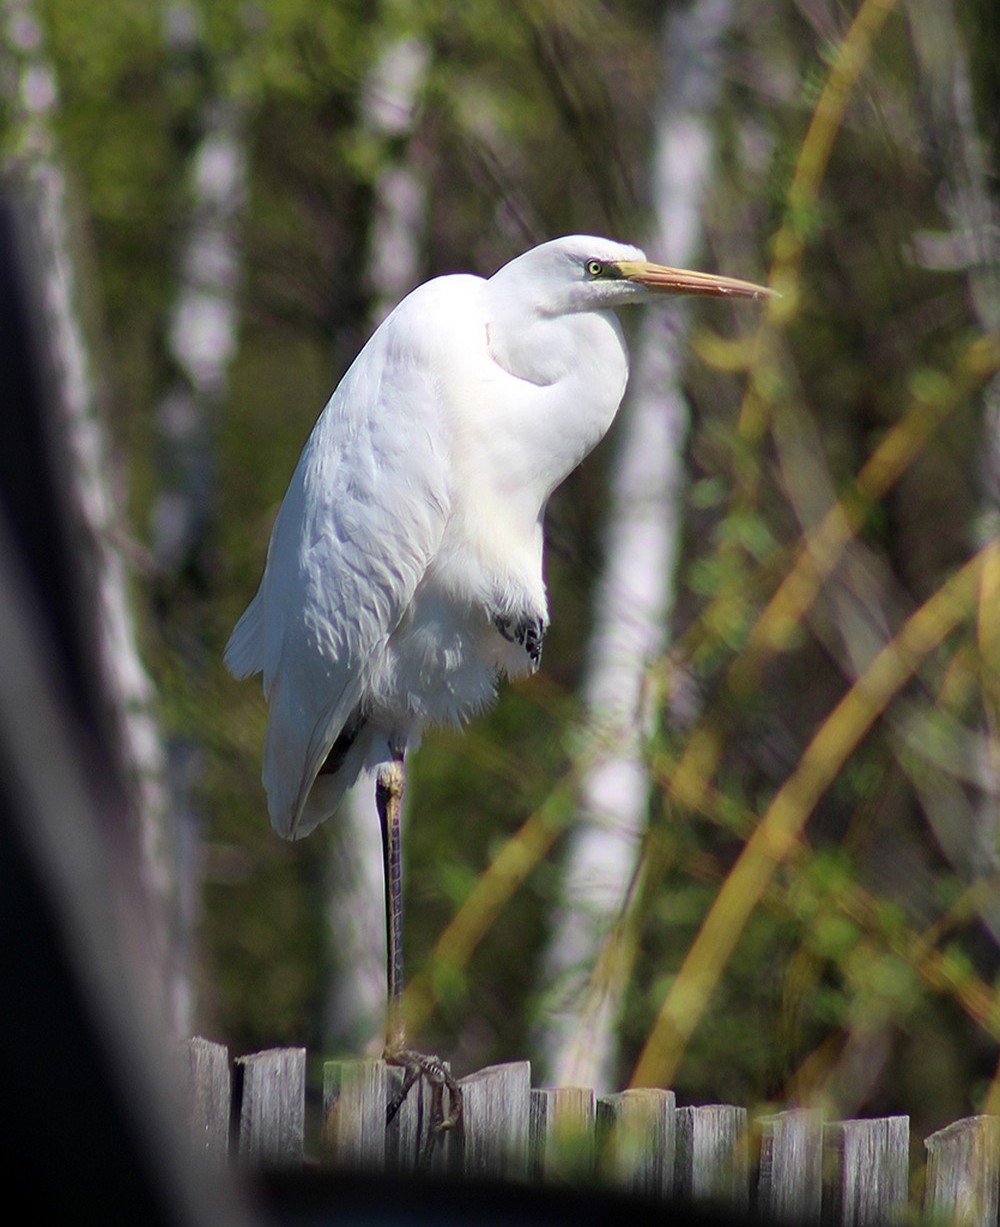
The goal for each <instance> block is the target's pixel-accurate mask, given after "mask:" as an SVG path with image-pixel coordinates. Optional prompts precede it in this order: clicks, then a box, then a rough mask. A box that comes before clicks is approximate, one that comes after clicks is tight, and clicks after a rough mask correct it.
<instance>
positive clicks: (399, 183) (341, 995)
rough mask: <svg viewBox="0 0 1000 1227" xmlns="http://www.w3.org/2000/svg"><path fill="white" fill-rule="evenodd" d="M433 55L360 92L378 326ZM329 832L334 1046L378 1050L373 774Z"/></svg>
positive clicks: (388, 60) (417, 221)
mask: <svg viewBox="0 0 1000 1227" xmlns="http://www.w3.org/2000/svg"><path fill="white" fill-rule="evenodd" d="M429 62H430V51H429V48H428V45H427V43H426V42H425V41H424V40H423V39H421V38H418V37H416V36H403V37H398V38H390V39H388V40H387V41H386V43H385V50H384V51H383V53H382V55H381V56H380V57H379V59H378V60H377V62H376V63H375V65H374V68H373V70H372V72H371V74H370V75H369V78H368V80H367V82H366V85H365V89H364V91H363V95H362V99H361V124H362V126H363V128H364V129H365V130H366V133H367V134H368V135H369V136H371V137H372V138H374V139H375V140H376V141H377V142H378V146H379V149H380V153H381V158H382V161H381V166H380V169H379V171H378V173H377V175H376V178H375V183H374V190H373V200H372V221H371V229H370V233H369V242H368V269H367V282H368V290H369V293H370V295H371V310H370V324H371V327H372V329H375V328H377V327H378V325H379V324H380V323H381V322H382V320H383V319H384V318H385V317H386V316H387V315H388V314H389V312H390V311H391V310H392V308H393V307H394V306H395V305H396V303H397V302H398V301H399V300H400V299H401V298H402V297H403V296H404V295H405V294H407V293H408V292H409V291H410V290H411V289H413V287H414V286H415V285H416V284H417V282H418V281H419V280H420V273H421V252H422V251H423V248H424V238H425V232H426V200H427V190H426V184H425V182H424V176H423V172H422V170H421V167H420V166H419V164H418V162H417V160H416V159H415V158H414V157H413V156H412V146H411V137H412V136H413V131H414V127H415V124H416V120H417V115H418V113H419V107H420V101H421V96H422V93H423V89H424V84H425V82H426V78H427V70H428V66H429ZM404 820H405V819H404ZM331 830H332V851H331V859H330V866H329V873H328V875H327V905H326V916H327V927H328V932H329V942H330V949H331V950H333V951H336V958H335V960H334V962H333V965H332V967H331V971H330V978H329V984H328V987H327V993H326V1011H325V1024H324V1038H325V1042H326V1046H327V1048H328V1050H330V1051H333V1052H336V1051H358V1050H359V1049H360V1050H364V1049H368V1050H371V1051H376V1052H377V1051H381V1048H382V1044H383V1042H384V1026H385V983H386V981H385V934H384V932H383V927H382V909H381V908H380V907H379V906H378V903H377V901H378V900H380V899H381V898H382V897H383V890H384V885H383V881H382V843H381V838H382V837H381V831H380V828H379V821H378V816H377V814H376V812H375V792H374V786H373V784H372V781H371V780H370V779H368V778H366V777H365V778H362V779H361V780H360V781H359V782H358V784H357V785H356V786H355V787H354V788H352V789H351V791H350V792H349V793H348V795H347V798H346V800H345V802H344V807H343V810H342V812H341V814H340V816H339V817H337V818H336V819H334V821H333V822H332V823H331Z"/></svg>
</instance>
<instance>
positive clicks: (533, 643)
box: [493, 614, 545, 667]
mask: <svg viewBox="0 0 1000 1227" xmlns="http://www.w3.org/2000/svg"><path fill="white" fill-rule="evenodd" d="M493 625H494V626H495V627H496V628H497V630H498V631H499V632H500V634H501V635H503V637H504V639H506V640H507V642H508V643H517V644H520V645H521V647H522V648H524V650H525V651H526V652H527V653H528V657H529V659H530V660H531V663H532V664H533V665H535V666H536V667H537V666H538V664H539V662H540V661H541V659H542V642H543V640H544V639H545V623H544V622H543V621H542V619H541V618H539V617H536V616H535V615H534V614H526V615H521V616H517V615H510V614H507V615H504V614H494V615H493Z"/></svg>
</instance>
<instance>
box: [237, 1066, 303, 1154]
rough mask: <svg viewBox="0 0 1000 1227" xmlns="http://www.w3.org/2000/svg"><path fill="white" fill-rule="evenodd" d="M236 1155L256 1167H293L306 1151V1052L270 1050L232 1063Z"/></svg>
mask: <svg viewBox="0 0 1000 1227" xmlns="http://www.w3.org/2000/svg"><path fill="white" fill-rule="evenodd" d="M236 1072H237V1084H238V1087H239V1104H240V1109H239V1111H240V1138H239V1157H240V1161H241V1162H243V1163H247V1164H250V1165H252V1166H256V1167H297V1166H298V1165H299V1164H301V1162H302V1158H303V1152H304V1148H305V1115H306V1050H305V1049H304V1048H273V1049H271V1050H269V1051H268V1052H257V1053H254V1054H253V1055H252V1056H247V1057H239V1058H238V1059H237V1061H236Z"/></svg>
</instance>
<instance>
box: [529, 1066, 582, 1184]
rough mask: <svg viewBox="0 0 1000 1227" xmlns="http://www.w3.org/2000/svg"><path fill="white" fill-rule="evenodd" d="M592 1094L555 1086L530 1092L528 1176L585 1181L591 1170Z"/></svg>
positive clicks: (577, 1088)
mask: <svg viewBox="0 0 1000 1227" xmlns="http://www.w3.org/2000/svg"><path fill="white" fill-rule="evenodd" d="M594 1116H595V1100H594V1092H593V1090H592V1089H591V1088H590V1087H584V1086H559V1087H551V1088H546V1089H544V1090H537V1091H532V1092H531V1119H530V1147H531V1156H532V1174H533V1175H535V1176H538V1177H539V1178H541V1179H542V1180H557V1181H569V1182H572V1181H575V1180H580V1179H589V1178H590V1176H591V1175H592V1174H593V1170H594Z"/></svg>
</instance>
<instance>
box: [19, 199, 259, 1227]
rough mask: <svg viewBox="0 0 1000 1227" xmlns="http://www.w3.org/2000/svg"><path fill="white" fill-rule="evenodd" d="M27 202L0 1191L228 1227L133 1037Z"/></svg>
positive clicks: (104, 708)
mask: <svg viewBox="0 0 1000 1227" xmlns="http://www.w3.org/2000/svg"><path fill="white" fill-rule="evenodd" d="M45 203H46V201H45V195H44V187H42V188H41V189H39V190H38V191H37V192H35V191H26V192H22V193H20V194H18V195H16V196H15V195H14V194H13V193H8V194H3V195H0V337H2V338H3V353H2V358H0V392H2V404H3V438H4V442H3V446H2V447H0V645H2V650H3V667H2V669H0V919H2V924H3V936H2V940H0V977H2V983H3V986H4V1000H5V1005H4V1009H3V1011H2V1012H0V1019H2V1022H0V1028H2V1039H3V1043H2V1051H3V1073H2V1078H0V1087H2V1098H3V1103H4V1109H5V1116H6V1125H7V1128H6V1130H5V1133H6V1138H5V1143H4V1159H5V1160H6V1162H5V1164H4V1167H5V1171H6V1174H7V1179H6V1184H5V1192H6V1193H7V1194H8V1196H9V1197H10V1198H11V1199H12V1204H17V1201H18V1195H21V1196H22V1197H23V1198H24V1199H25V1200H24V1201H23V1202H22V1204H25V1205H27V1206H28V1207H30V1210H31V1217H32V1219H33V1221H39V1222H58V1221H67V1222H69V1221H82V1222H88V1221H99V1222H106V1223H126V1222H127V1223H143V1224H150V1225H152V1227H157V1225H159V1224H176V1223H183V1224H201V1223H204V1224H206V1227H207V1224H210V1223H212V1224H215V1223H219V1224H227V1223H234V1224H235V1223H237V1222H239V1223H243V1222H248V1221H249V1220H248V1219H247V1218H246V1217H245V1216H244V1214H243V1213H242V1211H240V1210H239V1209H238V1208H237V1206H236V1203H235V1201H233V1202H232V1204H230V1202H229V1201H228V1200H227V1196H226V1193H225V1191H220V1190H216V1189H212V1188H211V1187H210V1186H209V1185H208V1184H207V1182H200V1181H199V1176H198V1174H197V1172H196V1170H195V1168H196V1165H193V1164H192V1163H191V1156H190V1153H189V1151H188V1150H187V1146H186V1139H185V1138H184V1136H183V1134H184V1130H183V1121H182V1119H181V1112H180V1108H179V1105H178V1104H177V1103H176V1102H174V1099H173V1098H172V1095H173V1093H174V1092H173V1090H172V1088H171V1083H173V1084H174V1086H176V1082H177V1078H176V1071H175V1070H168V1066H169V1064H170V1058H171V1057H173V1056H174V1055H175V1054H174V1051H173V1046H172V1045H171V1043H170V1041H169V1040H168V1039H167V1037H166V1036H165V1035H164V1034H163V1033H161V1032H160V1031H159V1030H158V1029H157V1028H156V1027H155V1026H154V1024H153V1023H152V1021H151V1019H152V1018H153V1017H155V1011H156V1008H157V993H158V974H157V967H156V964H155V958H152V959H151V957H150V944H149V941H148V933H149V931H150V930H149V919H150V913H149V904H150V901H149V900H147V899H145V898H144V897H143V893H142V884H141V877H142V875H141V873H140V865H139V859H138V824H137V822H136V817H135V815H134V814H133V813H131V812H130V811H129V807H128V804H127V801H126V799H125V790H124V788H123V784H122V773H121V764H120V762H119V761H118V760H117V753H116V747H115V739H114V737H113V736H112V733H111V725H110V721H109V719H108V710H109V709H108V703H107V700H106V696H105V694H104V693H103V691H102V686H101V681H100V678H101V673H100V642H99V639H98V630H97V627H98V623H97V609H98V601H97V591H96V583H97V580H96V575H97V566H96V559H95V556H94V551H93V550H92V549H91V550H90V551H89V555H88V538H87V534H86V531H85V527H86V526H84V525H83V524H82V523H81V522H80V520H79V518H75V517H74V504H73V499H72V497H71V491H72V489H73V486H72V483H73V481H74V476H75V475H74V473H73V471H72V460H71V453H70V450H69V449H68V448H67V432H68V429H69V425H68V417H67V415H66V414H65V413H64V412H63V409H64V405H63V402H62V401H61V400H60V396H61V395H62V394H63V391H64V388H62V387H61V385H60V366H59V362H60V357H61V355H60V354H59V352H58V343H57V341H56V339H55V337H54V333H55V329H54V327H53V324H52V312H53V307H52V299H51V296H50V298H49V300H48V301H46V290H51V289H52V283H51V281H47V280H46V279H47V278H52V277H54V276H58V270H57V269H56V268H55V264H54V260H53V258H52V252H51V251H49V250H47V249H46V246H45V242H44V241H43V238H42V235H43V224H42V222H41V221H40V218H41V217H42V216H43V210H44V207H45ZM61 378H62V379H64V380H65V379H66V378H67V375H66V372H65V370H63V371H62V372H61ZM159 979H160V980H161V981H162V978H159ZM159 988H160V989H162V983H160V985H159Z"/></svg>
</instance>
